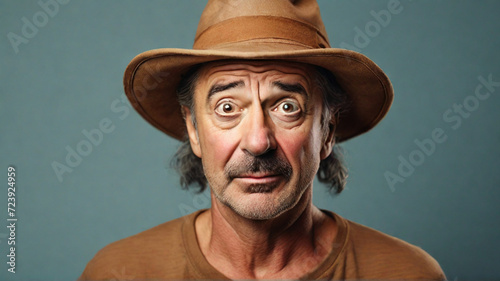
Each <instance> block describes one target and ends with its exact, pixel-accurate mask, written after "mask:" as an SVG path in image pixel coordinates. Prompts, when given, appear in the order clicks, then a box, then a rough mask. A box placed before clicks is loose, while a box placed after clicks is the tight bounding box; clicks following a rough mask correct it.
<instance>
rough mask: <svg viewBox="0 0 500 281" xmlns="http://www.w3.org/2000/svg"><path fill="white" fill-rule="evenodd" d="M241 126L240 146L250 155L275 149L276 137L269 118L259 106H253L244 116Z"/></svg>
mask: <svg viewBox="0 0 500 281" xmlns="http://www.w3.org/2000/svg"><path fill="white" fill-rule="evenodd" d="M246 119H247V120H246V121H247V122H245V124H243V127H242V133H243V136H242V140H241V144H240V145H241V148H242V149H243V150H244V151H245V152H247V153H249V154H251V155H252V156H259V155H262V154H265V153H267V152H268V151H271V150H274V149H276V139H275V138H274V131H273V128H272V127H270V125H271V126H272V124H269V122H270V121H269V118H266V115H265V113H264V111H263V110H262V108H261V107H260V106H258V107H255V108H254V109H253V110H251V111H250V112H249V113H248V115H247V116H246Z"/></svg>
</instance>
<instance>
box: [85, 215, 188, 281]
mask: <svg viewBox="0 0 500 281" xmlns="http://www.w3.org/2000/svg"><path fill="white" fill-rule="evenodd" d="M195 215H196V213H193V214H191V215H188V216H184V217H181V218H177V219H174V220H171V221H168V222H165V223H162V224H160V225H157V226H155V227H153V228H150V229H148V230H145V231H143V232H140V233H138V234H135V235H133V236H130V237H127V238H124V239H121V240H118V241H116V242H113V243H111V244H109V245H107V246H105V247H104V248H102V249H101V250H99V251H98V252H97V254H96V255H95V256H94V258H93V259H92V260H91V261H90V262H89V263H88V264H87V266H86V268H85V270H84V272H83V274H82V276H81V277H80V280H103V279H120V278H121V279H134V278H143V277H145V276H144V274H146V276H147V275H148V273H147V272H144V271H145V270H146V271H150V270H151V269H155V268H158V269H161V270H163V269H162V268H164V267H166V266H168V265H171V264H172V262H173V261H174V260H181V259H183V258H184V255H185V247H184V239H183V228H184V227H186V226H187V225H188V224H189V222H192V221H193V220H194V216H195ZM179 265H181V264H179ZM151 274H152V275H156V274H158V273H157V272H151Z"/></svg>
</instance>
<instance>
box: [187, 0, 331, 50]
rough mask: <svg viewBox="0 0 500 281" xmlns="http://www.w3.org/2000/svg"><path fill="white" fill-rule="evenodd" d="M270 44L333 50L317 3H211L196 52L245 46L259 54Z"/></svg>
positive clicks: (279, 0) (228, 0)
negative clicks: (198, 50)
mask: <svg viewBox="0 0 500 281" xmlns="http://www.w3.org/2000/svg"><path fill="white" fill-rule="evenodd" d="M266 43H267V44H268V45H272V46H275V48H276V46H279V45H280V44H291V45H296V46H297V49H314V48H328V47H330V43H329V40H328V35H327V33H326V29H325V26H324V24H323V21H322V19H321V15H320V10H319V6H318V3H317V2H316V0H209V1H208V3H207V5H206V7H205V9H204V10H203V13H202V15H201V18H200V22H199V24H198V29H197V31H196V37H195V42H194V45H193V49H232V50H234V51H238V50H239V47H241V45H242V44H243V45H247V46H248V44H251V45H252V46H253V47H254V48H255V51H259V50H260V49H262V48H259V47H262V46H263V45H265V44H266ZM259 44H260V45H259ZM277 50H279V47H277ZM245 51H247V50H245ZM265 51H269V49H266V50H265Z"/></svg>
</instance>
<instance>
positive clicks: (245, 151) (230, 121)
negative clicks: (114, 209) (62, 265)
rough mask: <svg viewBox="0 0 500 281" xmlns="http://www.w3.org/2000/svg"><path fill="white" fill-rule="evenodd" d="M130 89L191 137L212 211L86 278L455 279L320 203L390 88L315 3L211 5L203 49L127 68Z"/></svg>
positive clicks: (339, 180)
mask: <svg viewBox="0 0 500 281" xmlns="http://www.w3.org/2000/svg"><path fill="white" fill-rule="evenodd" d="M124 82H125V91H126V93H127V95H128V97H129V99H130V101H131V103H132V104H133V105H134V107H135V109H136V110H137V111H138V112H139V113H140V114H141V115H142V116H143V117H144V118H145V119H146V120H147V121H149V122H150V123H151V124H153V125H154V126H155V127H157V128H158V129H160V130H162V131H163V132H165V133H166V134H168V135H169V136H171V137H174V138H176V139H179V140H183V141H184V143H183V145H182V146H181V149H180V150H179V152H178V153H177V155H176V158H175V159H176V160H175V162H176V166H177V168H178V170H179V172H180V173H181V183H182V185H183V186H186V187H187V186H188V185H191V184H198V185H199V186H200V188H201V190H203V189H204V188H205V187H206V186H207V185H208V186H209V187H210V194H211V201H212V206H211V208H210V209H208V210H201V211H198V212H196V213H194V214H191V215H188V216H185V217H182V218H179V219H176V220H174V221H170V222H167V223H164V224H162V225H159V226H157V227H155V228H152V229H150V230H147V231H145V232H142V233H140V234H137V235H135V236H132V237H129V238H126V239H123V240H120V241H118V242H115V243H112V244H110V245H108V246H107V247H105V248H104V249H102V250H101V251H99V253H97V254H96V256H95V257H94V259H92V261H90V262H89V264H88V265H87V267H86V269H85V271H84V272H83V274H82V276H81V277H80V279H81V280H105V279H137V280H163V279H228V278H229V279H299V278H300V279H329V280H345V279H384V280H385V279H411V280H443V279H445V277H444V274H443V272H442V270H441V268H440V267H439V265H438V263H437V262H436V261H435V260H434V259H433V258H432V257H430V256H429V255H428V254H427V253H425V252H424V251H423V250H421V249H420V248H417V247H415V246H412V245H410V244H408V243H406V242H403V241H401V240H399V239H396V238H393V237H390V236H388V235H385V234H382V233H380V232H378V231H375V230H373V229H370V228H367V227H364V226H361V225H359V224H356V223H353V222H350V221H348V220H345V219H343V218H341V217H339V216H338V215H336V214H334V213H331V212H329V211H323V210H319V209H318V208H317V207H315V206H314V205H313V204H312V188H313V178H314V176H315V175H316V174H318V176H319V178H320V180H321V181H322V182H325V183H327V184H329V185H330V187H331V188H332V190H333V191H336V192H340V191H342V189H343V186H344V183H345V179H346V176H347V174H346V171H345V168H344V167H343V165H342V163H341V161H340V159H339V156H338V154H337V153H336V152H335V151H334V146H335V145H336V143H338V142H341V141H345V140H347V139H349V138H352V137H354V136H357V135H359V134H361V133H363V132H366V131H367V130H369V129H371V128H372V127H373V126H375V124H377V123H378V122H379V121H380V120H381V119H382V118H383V116H384V115H385V114H386V113H387V111H388V109H389V107H390V104H391V102H392V97H393V92H392V87H391V84H390V82H389V80H388V78H387V77H386V75H385V74H384V73H383V72H382V70H381V69H380V68H379V67H378V66H377V65H376V64H375V63H373V62H372V61H370V60H369V59H368V58H366V57H365V56H363V55H361V54H358V53H355V52H352V51H348V50H341V49H333V48H330V44H329V42H328V37H327V34H326V31H325V28H324V26H323V23H322V20H321V18H320V15H319V8H318V6H317V3H316V2H315V1H314V0H302V1H300V0H299V1H285V0H279V1H278V0H276V1H269V0H231V1H223V0H212V1H209V2H208V4H207V6H206V8H205V10H204V12H203V15H202V17H201V20H200V23H199V27H198V31H197V34H196V38H195V43H194V49H193V50H181V49H159V50H152V51H148V52H145V53H143V54H141V55H139V56H137V57H136V58H135V59H134V60H132V62H131V63H130V65H129V66H128V67H127V70H126V72H125V77H124Z"/></svg>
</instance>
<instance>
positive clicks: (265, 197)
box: [223, 187, 295, 220]
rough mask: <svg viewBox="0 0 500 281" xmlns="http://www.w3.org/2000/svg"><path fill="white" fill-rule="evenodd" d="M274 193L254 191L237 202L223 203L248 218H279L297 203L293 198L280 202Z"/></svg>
mask: <svg viewBox="0 0 500 281" xmlns="http://www.w3.org/2000/svg"><path fill="white" fill-rule="evenodd" d="M261 188H262V187H261ZM274 195H275V194H273V192H272V190H270V191H269V192H262V191H261V192H254V193H250V194H245V195H244V196H243V198H240V199H239V200H238V201H237V202H231V201H230V202H223V203H224V204H225V205H226V206H228V207H229V208H230V209H231V210H233V211H234V212H235V213H237V214H238V215H240V216H241V217H244V218H246V219H250V220H269V219H274V218H277V217H278V216H280V215H281V214H283V213H284V212H286V211H287V210H289V209H290V208H292V207H293V206H294V205H295V202H293V201H292V200H285V201H281V202H280V200H277V198H275V196H274ZM289 199H291V198H289Z"/></svg>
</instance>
